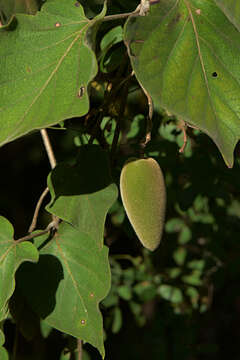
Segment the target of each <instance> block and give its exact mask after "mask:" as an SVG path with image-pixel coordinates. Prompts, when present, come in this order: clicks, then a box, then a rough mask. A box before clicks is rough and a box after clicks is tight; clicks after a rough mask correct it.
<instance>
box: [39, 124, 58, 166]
mask: <svg viewBox="0 0 240 360" xmlns="http://www.w3.org/2000/svg"><path fill="white" fill-rule="evenodd" d="M40 133H41V135H42V139H43V143H44V146H45V150H46V152H47V154H48V159H49V162H50V165H51V168H52V169H54V168H55V166H56V164H57V162H56V158H55V155H54V152H53V148H52V145H51V143H50V140H49V137H48V133H47V130H46V129H41V130H40Z"/></svg>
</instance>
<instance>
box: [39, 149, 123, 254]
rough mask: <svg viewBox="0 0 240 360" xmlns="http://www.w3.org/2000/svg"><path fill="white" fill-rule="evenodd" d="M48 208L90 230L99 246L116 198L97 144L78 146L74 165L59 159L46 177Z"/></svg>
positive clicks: (107, 161) (115, 188)
mask: <svg viewBox="0 0 240 360" xmlns="http://www.w3.org/2000/svg"><path fill="white" fill-rule="evenodd" d="M48 187H49V189H50V192H51V196H52V201H51V203H50V204H49V205H48V206H47V208H46V209H47V211H49V212H50V213H52V214H54V215H56V216H58V217H60V218H61V219H63V220H65V221H67V222H69V223H70V224H72V225H73V226H74V227H76V228H78V229H79V231H82V232H85V233H87V234H89V235H90V236H91V238H92V241H95V242H96V243H97V244H98V246H100V247H102V242H103V230H104V222H105V218H106V214H107V211H108V210H109V208H110V207H111V205H112V204H113V202H114V201H115V200H116V198H117V194H118V190H117V186H116V185H115V184H113V183H112V178H111V175H110V165H109V159H108V155H107V153H106V152H105V151H103V150H102V149H101V148H100V146H98V145H85V146H81V147H80V148H79V154H78V157H77V161H76V163H75V164H74V165H69V164H66V163H62V164H61V163H60V164H58V165H57V166H56V168H55V169H54V170H53V171H52V172H51V174H50V175H49V178H48Z"/></svg>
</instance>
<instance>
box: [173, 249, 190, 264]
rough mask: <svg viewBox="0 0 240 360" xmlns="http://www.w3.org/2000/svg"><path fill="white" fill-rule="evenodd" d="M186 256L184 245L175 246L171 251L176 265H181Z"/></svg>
mask: <svg viewBox="0 0 240 360" xmlns="http://www.w3.org/2000/svg"><path fill="white" fill-rule="evenodd" d="M186 256H187V250H186V249H185V248H184V247H179V248H177V249H176V250H175V251H174V253H173V258H174V260H175V262H176V264H177V265H179V266H181V265H183V264H184V262H185V259H186Z"/></svg>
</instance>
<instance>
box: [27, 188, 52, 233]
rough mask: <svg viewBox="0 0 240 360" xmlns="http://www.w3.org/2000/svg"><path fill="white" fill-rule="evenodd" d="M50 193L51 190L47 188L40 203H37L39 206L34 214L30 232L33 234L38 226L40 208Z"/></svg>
mask: <svg viewBox="0 0 240 360" xmlns="http://www.w3.org/2000/svg"><path fill="white" fill-rule="evenodd" d="M48 192H49V188H48V187H47V188H46V189H45V190H44V191H43V193H42V194H41V196H40V198H39V200H38V202H37V206H36V208H35V211H34V214H33V218H32V222H31V225H30V226H29V229H28V232H29V233H31V232H33V230H34V229H35V227H36V225H37V218H38V213H39V210H40V207H41V205H42V202H43V199H44V198H45V196H46V195H47V194H48Z"/></svg>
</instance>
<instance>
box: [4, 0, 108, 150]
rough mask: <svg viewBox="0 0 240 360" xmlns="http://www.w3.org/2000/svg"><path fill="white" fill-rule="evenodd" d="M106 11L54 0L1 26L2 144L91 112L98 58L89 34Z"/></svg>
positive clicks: (68, 0) (65, 0)
mask: <svg viewBox="0 0 240 360" xmlns="http://www.w3.org/2000/svg"><path fill="white" fill-rule="evenodd" d="M104 13H105V9H104V11H103V12H102V13H101V14H100V15H99V16H98V17H97V18H95V19H93V20H88V19H87V18H86V17H85V15H84V12H83V9H82V7H81V5H80V4H79V3H78V2H76V1H75V0H53V1H50V2H46V4H45V5H44V6H43V7H42V10H41V11H40V12H38V13H37V14H36V15H35V16H31V15H25V14H19V15H17V20H16V21H12V22H11V24H10V25H9V27H7V28H6V27H3V28H0V79H1V80H0V128H1V132H0V145H3V144H5V143H7V142H9V141H12V140H14V139H16V138H17V137H19V136H22V135H23V134H26V133H28V132H30V131H32V130H34V129H40V128H43V127H46V126H49V125H52V124H56V123H57V122H59V121H61V120H64V119H66V118H70V117H76V116H80V115H84V114H86V113H87V111H88V108H89V99H88V94H87V86H88V83H89V82H90V81H91V80H92V78H93V77H94V76H95V74H96V72H97V62H96V58H95V54H94V52H93V51H92V50H91V49H90V47H89V46H88V45H87V44H86V43H85V36H86V33H87V31H88V30H89V28H90V27H92V26H93V25H95V24H97V22H98V21H99V20H100V19H101V18H102V17H103V16H104Z"/></svg>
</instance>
